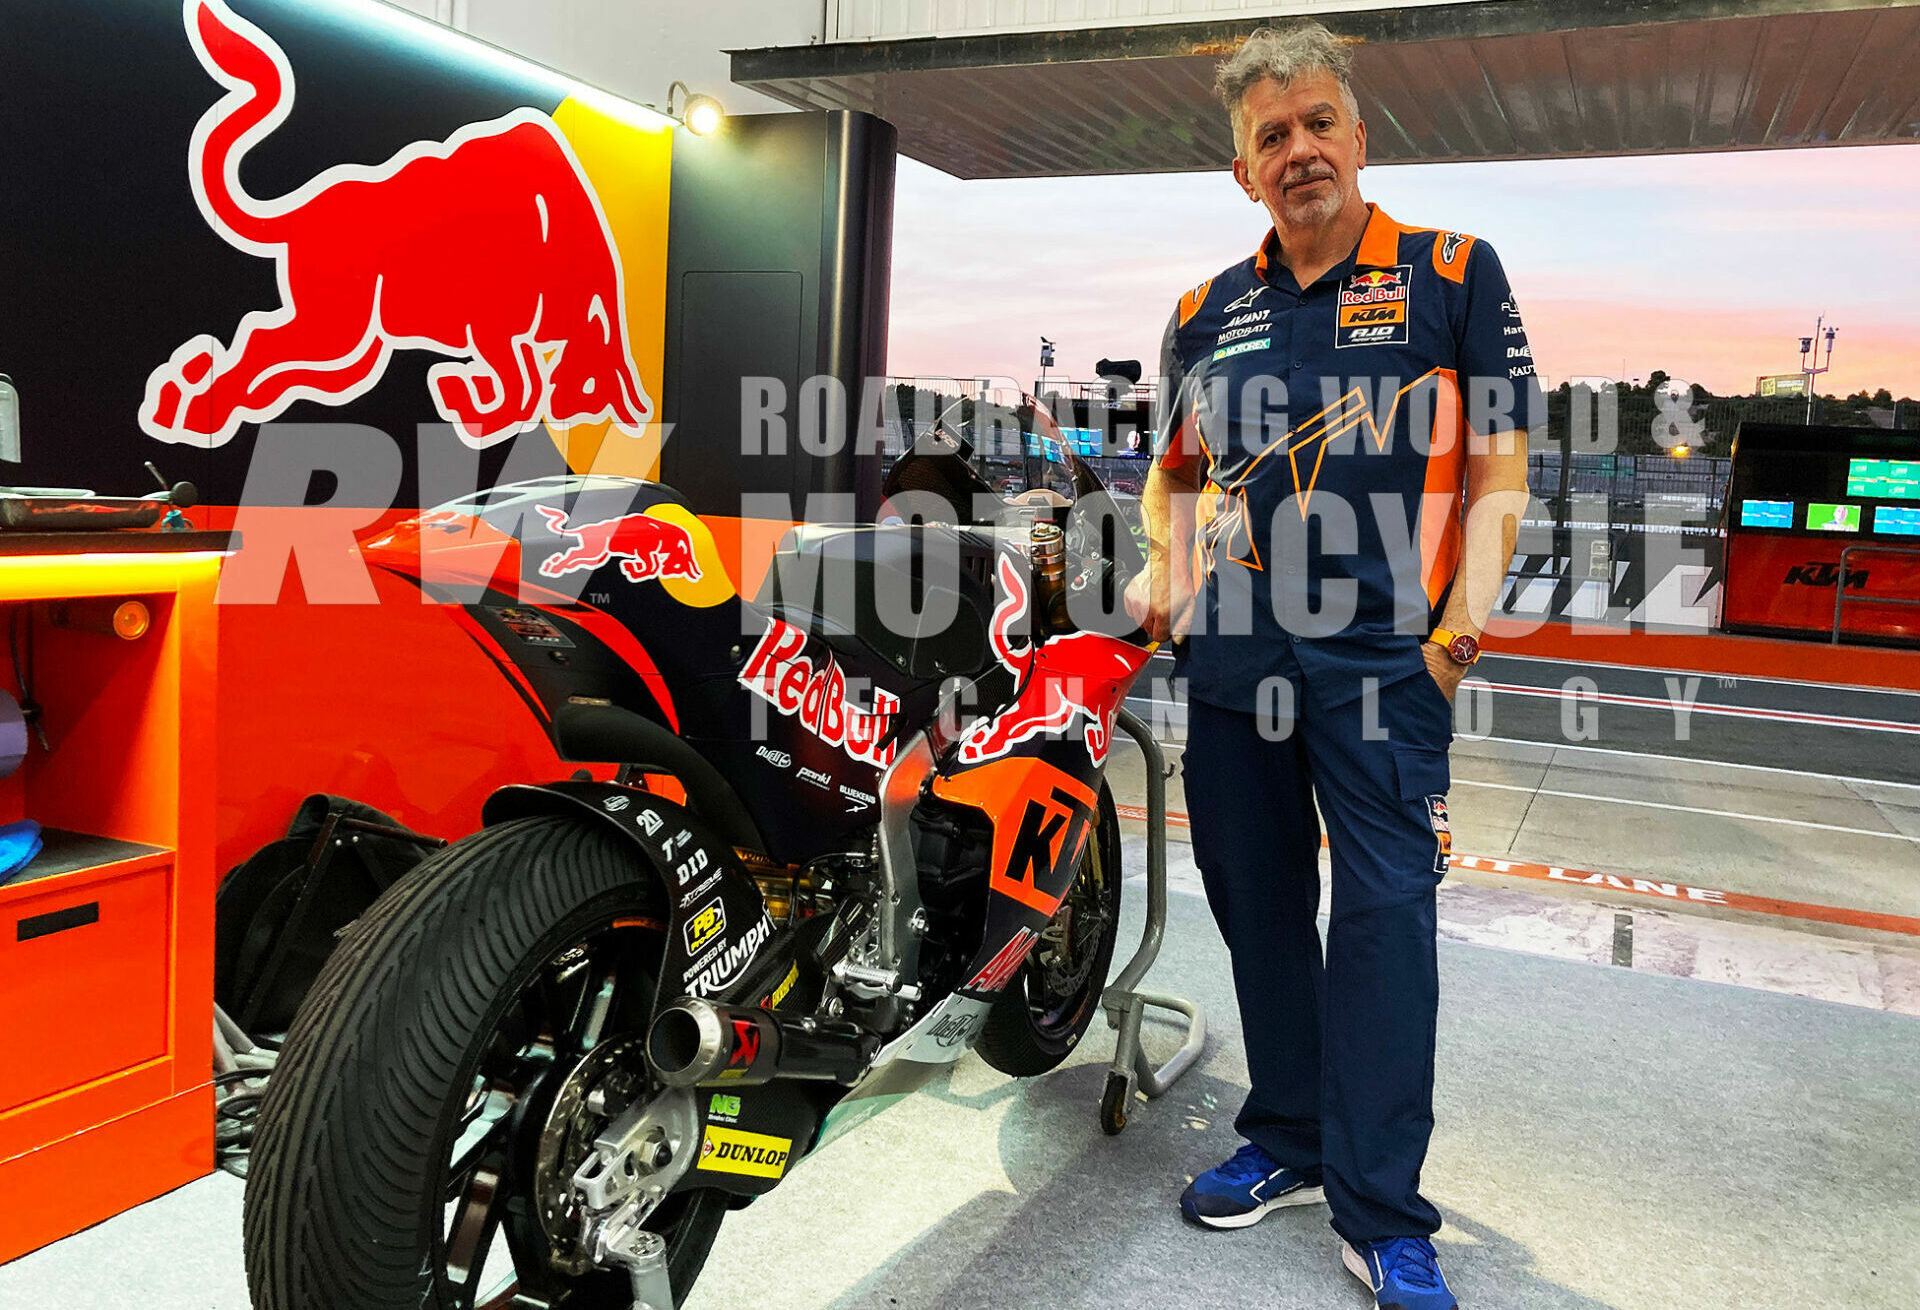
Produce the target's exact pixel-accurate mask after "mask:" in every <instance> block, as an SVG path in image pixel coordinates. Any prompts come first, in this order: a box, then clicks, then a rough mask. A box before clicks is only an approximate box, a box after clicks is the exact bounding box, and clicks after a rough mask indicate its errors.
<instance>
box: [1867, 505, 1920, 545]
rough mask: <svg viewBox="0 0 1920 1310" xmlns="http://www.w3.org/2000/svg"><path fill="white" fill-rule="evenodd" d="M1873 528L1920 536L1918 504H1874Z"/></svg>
mask: <svg viewBox="0 0 1920 1310" xmlns="http://www.w3.org/2000/svg"><path fill="white" fill-rule="evenodd" d="M1873 530H1874V531H1875V532H1894V533H1898V534H1899V535H1900V536H1903V537H1920V505H1875V506H1874V507H1873Z"/></svg>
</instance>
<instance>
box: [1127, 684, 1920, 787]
mask: <svg viewBox="0 0 1920 1310" xmlns="http://www.w3.org/2000/svg"><path fill="white" fill-rule="evenodd" d="M1154 704H1156V705H1168V704H1171V702H1169V701H1155V702H1154ZM1175 708H1182V709H1183V708H1185V707H1184V706H1176V707H1175ZM1119 740H1121V741H1122V742H1125V743H1126V744H1128V745H1132V744H1133V738H1131V737H1126V736H1123V737H1121V738H1120V739H1119ZM1155 740H1156V741H1159V743H1160V749H1161V750H1163V751H1184V750H1185V749H1186V748H1187V747H1186V743H1185V742H1178V741H1169V740H1166V739H1164V738H1155ZM1457 740H1459V741H1470V742H1474V743H1476V744H1477V743H1479V742H1483V741H1484V742H1491V743H1493V744H1494V745H1496V746H1532V747H1534V748H1535V749H1537V750H1547V751H1582V752H1584V753H1586V754H1588V755H1621V756H1625V757H1626V758H1628V759H1634V760H1667V761H1671V762H1672V763H1674V764H1695V765H1699V766H1700V767H1702V768H1709V769H1748V770H1751V771H1752V772H1754V773H1783V774H1785V775H1787V776H1788V777H1790V778H1812V779H1814V780H1816V781H1819V782H1847V783H1857V784H1858V785H1860V786H1862V787H1893V788H1897V789H1899V790H1901V791H1917V792H1920V783H1916V782H1895V781H1894V780H1892V779H1891V778H1863V777H1861V776H1859V775H1858V774H1852V773H1817V772H1814V771H1813V770H1811V769H1783V768H1781V767H1780V766H1778V765H1776V764H1742V763H1741V762H1740V761H1738V760H1715V759H1708V758H1705V757H1703V756H1698V755H1663V754H1661V753H1660V752H1659V751H1630V750H1620V749H1618V748H1616V747H1612V746H1582V745H1579V744H1576V743H1574V742H1570V741H1535V740H1532V739H1531V738H1527V737H1459V738H1457ZM1869 799H1871V798H1869Z"/></svg>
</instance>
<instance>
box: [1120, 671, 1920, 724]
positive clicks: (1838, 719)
mask: <svg viewBox="0 0 1920 1310" xmlns="http://www.w3.org/2000/svg"><path fill="white" fill-rule="evenodd" d="M1461 685H1462V686H1468V685H1472V686H1477V687H1485V688H1486V689H1487V691H1488V692H1489V693H1491V694H1493V695H1495V696H1521V697H1525V698H1527V699H1530V700H1558V701H1563V702H1564V701H1568V700H1571V701H1572V702H1573V703H1574V704H1575V705H1619V706H1622V707H1624V708H1626V709H1635V710H1656V711H1657V710H1666V711H1668V712H1669V713H1677V712H1680V711H1682V710H1684V711H1685V712H1686V713H1687V714H1689V715H1694V714H1704V715H1706V716H1707V717H1709V718H1720V719H1758V720H1761V721H1762V722H1766V723H1793V724H1800V725H1803V726H1806V727H1813V728H1841V729H1844V730H1846V731H1849V732H1892V733H1899V734H1902V735H1907V734H1912V735H1916V736H1920V723H1901V722H1898V721H1896V720H1892V719H1860V718H1852V717H1849V716H1843V715H1837V714H1809V713H1805V712H1803V711H1800V710H1770V709H1763V708H1761V707H1758V706H1751V705H1722V704H1719V703H1717V702H1714V701H1695V702H1693V704H1691V705H1688V704H1686V703H1685V702H1675V701H1671V700H1662V699H1660V698H1659V697H1657V696H1621V695H1617V694H1615V693H1612V692H1604V691H1603V692H1598V693H1591V692H1588V693H1575V692H1571V691H1567V690H1564V689H1555V688H1552V687H1524V686H1519V685H1516V684H1511V683H1503V682H1487V681H1485V680H1484V679H1481V680H1477V681H1476V682H1474V683H1472V684H1467V683H1462V684H1461ZM1127 699H1128V700H1137V701H1140V702H1141V703H1143V704H1146V705H1165V706H1167V707H1169V708H1171V709H1185V708H1186V706H1185V704H1184V703H1183V702H1180V701H1170V700H1161V699H1159V698H1158V697H1154V696H1130V697H1128V698H1127Z"/></svg>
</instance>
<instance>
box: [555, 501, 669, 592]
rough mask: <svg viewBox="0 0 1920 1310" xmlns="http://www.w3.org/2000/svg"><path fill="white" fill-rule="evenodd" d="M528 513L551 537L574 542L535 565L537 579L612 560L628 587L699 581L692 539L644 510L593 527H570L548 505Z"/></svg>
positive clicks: (588, 525) (561, 574) (587, 525)
mask: <svg viewBox="0 0 1920 1310" xmlns="http://www.w3.org/2000/svg"><path fill="white" fill-rule="evenodd" d="M534 508H535V509H537V510H539V511H540V517H541V518H543V519H545V520H546V521H547V527H548V528H550V529H551V530H552V531H553V532H554V534H555V535H557V536H561V537H572V538H574V539H575V544H573V545H571V546H568V547H567V548H565V549H564V550H557V551H555V552H554V553H553V554H551V555H549V556H547V557H546V558H545V559H544V560H541V561H540V576H541V577H543V578H558V577H564V576H565V575H566V574H569V573H575V572H578V571H580V570H582V569H597V568H599V567H600V566H601V565H603V564H606V563H607V562H608V561H610V560H612V559H615V558H617V559H619V561H620V572H621V573H622V574H623V575H624V576H625V577H626V579H627V581H628V582H646V581H648V580H650V579H655V578H686V579H687V580H688V581H690V582H698V581H699V580H700V559H699V557H698V556H697V555H696V554H695V553H694V545H693V534H692V533H690V532H688V531H687V530H686V529H685V528H683V527H681V526H680V525H679V524H678V523H669V522H667V520H665V519H660V518H655V517H654V516H653V515H651V514H648V513H646V512H644V511H642V512H639V513H634V514H622V515H620V516H618V517H617V518H610V519H602V520H600V521H599V522H598V523H573V522H571V521H570V520H569V519H568V516H567V515H566V514H565V513H564V512H562V511H560V510H557V509H554V508H553V507H552V506H550V505H536V506H534Z"/></svg>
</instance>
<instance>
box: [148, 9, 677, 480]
mask: <svg viewBox="0 0 1920 1310" xmlns="http://www.w3.org/2000/svg"><path fill="white" fill-rule="evenodd" d="M185 15H186V25H187V35H188V38H189V40H190V41H191V42H192V44H193V48H194V52H195V53H196V54H197V55H199V57H200V62H201V63H202V64H203V65H204V66H205V67H206V69H207V71H208V72H209V73H211V74H212V75H213V77H214V79H215V80H216V81H218V82H219V83H220V84H221V85H223V86H225V87H226V88H228V91H227V94H226V95H225V96H224V97H222V98H221V100H220V101H219V102H218V103H217V104H215V105H214V106H213V108H211V109H209V110H208V111H207V112H206V114H205V115H204V116H203V117H202V118H201V119H200V122H199V124H198V126H196V127H195V128H194V132H193V138H192V141H191V143H190V144H189V146H188V151H187V160H188V174H189V177H190V179H191V182H192V186H193V194H194V199H195V200H196V201H197V202H198V203H199V206H200V212H201V213H202V214H203V215H204V216H205V217H206V220H207V222H208V224H209V225H210V226H211V227H212V228H213V230H214V231H215V232H217V233H219V234H220V236H221V237H222V238H223V239H224V240H225V241H226V242H227V243H228V244H229V245H231V246H233V247H234V248H235V249H237V250H243V251H245V252H247V253H248V254H252V255H258V256H260V257H261V258H263V259H271V260H273V261H274V262H275V264H276V265H277V267H278V274H279V277H278V281H279V287H280V299H281V303H280V304H279V306H277V307H276V308H273V309H258V310H254V311H253V312H251V313H249V314H247V315H246V316H245V317H244V318H242V319H241V320H240V325H239V327H238V329H237V330H236V331H235V332H234V335H233V340H232V341H231V342H230V343H228V344H226V345H222V344H221V343H220V342H219V341H217V340H216V339H215V338H213V337H211V336H207V335H200V336H196V337H193V338H192V339H190V340H188V341H187V342H185V343H184V344H182V345H181V346H180V347H179V348H178V349H177V350H175V351H174V352H173V356H172V358H170V359H169V360H168V361H167V362H166V363H165V364H163V365H161V366H160V367H159V368H157V369H155V370H154V371H153V373H152V375H151V376H150V377H149V378H148V380H147V388H146V396H145V398H144V400H143V402H142V404H141V407H140V426H141V428H142V429H143V430H144V431H145V432H146V433H147V434H148V435H149V436H152V437H156V438H158V439H160V440H162V441H177V442H183V443H186V444H189V445H197V446H209V447H211V446H218V445H221V444H222V443H224V442H226V441H227V440H228V439H229V438H231V437H232V436H233V434H234V433H235V432H236V431H237V430H238V429H239V427H240V426H241V424H243V423H263V422H266V421H268V420H270V419H272V418H275V417H276V416H278V415H279V414H280V413H282V412H283V411H284V410H285V409H286V408H287V406H289V405H291V404H292V403H293V402H294V401H296V400H312V401H317V402H319V403H321V404H326V405H342V404H346V403H347V402H349V401H351V400H354V399H356V398H357V397H360V396H363V395H365V394H366V393H367V392H369V391H371V390H372V389H373V388H374V386H375V385H377V384H378V383H379V381H380V378H381V376H382V374H384V373H385V371H386V367H387V363H388V361H389V360H390V359H391V358H392V357H393V352H394V351H396V350H425V351H430V352H432V353H434V354H437V355H442V356H446V357H447V358H448V360H449V362H447V363H441V364H436V365H434V366H433V367H432V368H431V369H430V370H429V371H428V374H427V380H428V389H429V391H430V393H431V399H432V402H433V405H434V408H435V409H436V410H437V411H438V412H439V414H440V415H441V417H443V418H445V419H446V420H447V421H448V422H450V423H452V424H453V425H454V426H455V428H456V429H457V430H458V431H459V432H460V433H461V434H462V436H463V438H464V439H465V440H466V441H467V442H468V443H469V444H471V445H476V446H478V445H486V444H490V443H492V442H494V441H498V440H501V439H503V438H506V437H509V436H512V435H513V434H515V433H517V432H521V431H524V430H526V429H528V428H531V427H534V426H537V425H538V424H539V423H541V422H543V421H547V422H553V423H557V424H567V423H575V422H599V421H611V422H612V423H613V424H614V425H615V426H617V427H618V428H620V429H621V430H623V431H625V432H627V433H628V434H629V435H635V436H637V435H639V433H640V432H641V430H642V429H644V428H645V426H646V424H647V421H648V419H649V418H650V417H651V416H652V409H653V406H652V402H651V401H650V400H649V399H648V398H647V395H646V393H645V391H644V390H643V389H642V388H641V385H640V375H639V371H638V369H637V368H636V367H635V366H634V362H633V355H632V352H631V350H630V349H629V347H628V344H627V334H626V325H625V322H624V318H623V306H624V304H625V300H624V282H623V278H622V274H621V268H620V256H619V252H618V250H617V248H616V247H615V245H614V242H613V237H612V233H611V230H610V228H609V227H608V224H607V218H606V214H605V212H604V210H603V209H602V207H601V204H600V200H599V197H598V196H597V195H596V194H595V193H594V190H593V187H592V185H591V184H590V183H589V182H588V180H587V176H586V174H585V172H584V171H583V170H582V169H581V167H580V162H579V160H578V159H577V158H576V157H575V155H574V152H573V149H572V147H571V146H570V145H569V144H568V142H567V139H566V137H565V136H563V135H562V134H561V132H560V130H559V128H557V127H556V126H555V125H554V123H553V120H552V119H551V118H549V117H547V115H545V114H543V113H541V112H540V111H538V110H536V109H531V108H528V109H518V110H515V111H514V112H513V113H510V114H508V115H506V116H505V117H503V118H497V119H494V120H492V121H491V122H486V123H477V124H473V125H470V126H468V127H463V128H461V129H460V130H459V131H457V132H455V133H454V134H453V135H452V136H450V137H448V138H447V139H446V140H445V141H420V142H416V143H414V144H413V145H410V146H407V147H406V148H405V149H403V150H401V151H400V152H399V153H398V154H396V155H394V156H393V157H392V158H391V159H389V160H387V161H386V162H385V163H383V164H377V165H372V166H365V165H359V164H340V165H336V166H335V167H332V168H329V169H327V170H325V171H324V172H322V173H320V174H319V175H317V176H316V177H314V178H313V179H312V180H311V181H309V182H308V183H307V184H306V185H304V186H302V187H299V188H298V189H296V190H294V191H293V192H291V193H289V194H287V195H285V196H282V197H280V198H278V199H274V200H261V199H256V198H255V197H252V196H249V195H247V194H246V193H245V192H244V191H243V190H242V189H241V187H240V175H239V171H240V161H241V159H242V157H243V156H244V155H245V154H246V152H247V151H248V150H249V149H250V148H251V147H253V146H255V145H257V144H258V143H259V142H260V141H262V140H263V139H265V138H266V137H267V136H268V135H269V134H270V133H272V132H273V130H274V129H275V128H277V127H279V126H280V124H281V123H283V122H284V121H285V120H286V117H287V114H288V111H289V110H290V109H291V107H292V105H293V92H294V88H293V70H292V67H291V66H290V65H289V63H288V62H287V57H286V55H285V53H284V52H283V51H282V50H281V49H280V47H279V46H278V45H276V44H275V43H274V42H273V41H272V40H271V39H270V38H269V37H268V36H267V35H266V34H265V33H264V32H262V31H261V30H260V29H259V28H257V27H255V26H254V25H253V24H251V23H249V22H247V21H246V20H245V19H243V18H240V17H239V16H238V15H236V14H235V13H234V12H233V11H232V10H231V9H229V8H228V7H227V6H226V4H225V3H224V0H186V3H185Z"/></svg>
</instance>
